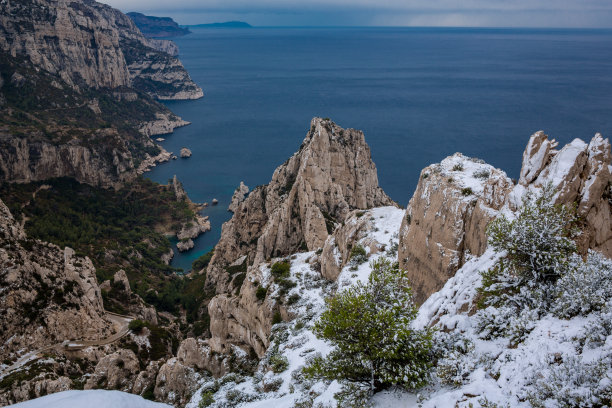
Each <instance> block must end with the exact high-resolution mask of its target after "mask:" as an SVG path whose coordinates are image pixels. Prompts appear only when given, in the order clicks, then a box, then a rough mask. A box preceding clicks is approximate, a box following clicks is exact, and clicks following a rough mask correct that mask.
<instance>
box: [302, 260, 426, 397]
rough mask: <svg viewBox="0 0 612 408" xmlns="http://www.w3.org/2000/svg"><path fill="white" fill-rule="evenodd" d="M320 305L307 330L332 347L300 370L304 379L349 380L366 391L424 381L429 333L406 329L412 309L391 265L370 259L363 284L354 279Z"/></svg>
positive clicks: (406, 289)
mask: <svg viewBox="0 0 612 408" xmlns="http://www.w3.org/2000/svg"><path fill="white" fill-rule="evenodd" d="M326 304H327V309H326V310H325V311H324V312H323V314H322V315H321V317H320V319H319V320H318V321H317V322H316V323H315V325H314V329H313V331H314V333H315V334H316V336H317V337H319V338H321V339H325V340H327V341H329V342H331V343H332V344H333V345H334V346H336V347H335V349H334V350H332V351H331V353H329V355H328V356H327V357H325V358H322V357H317V358H314V359H313V360H312V361H311V363H310V364H309V365H308V366H307V367H306V368H304V374H305V375H306V376H307V377H308V378H312V379H327V380H338V381H350V382H355V383H359V384H361V385H362V386H364V387H368V388H369V390H370V393H374V392H377V391H379V390H382V389H384V388H387V387H390V386H392V385H401V386H404V387H407V388H410V389H416V388H419V387H421V386H423V385H424V384H425V383H426V381H427V376H428V372H429V369H430V367H431V357H430V349H431V345H432V342H431V337H432V334H431V332H430V331H429V330H413V329H412V328H411V327H410V325H411V322H412V320H414V318H415V317H416V314H417V308H416V306H415V305H414V303H413V300H412V290H411V289H410V286H409V283H408V278H407V277H406V274H405V272H404V271H402V270H400V269H399V267H398V265H397V263H391V261H389V260H387V259H385V258H380V259H378V260H376V261H374V262H373V263H372V273H371V274H370V277H369V279H368V283H367V284H364V283H362V282H358V283H357V284H355V285H353V286H351V287H350V288H348V289H346V290H344V291H342V292H340V293H338V294H336V295H335V296H333V297H332V298H330V299H328V300H327V301H326Z"/></svg>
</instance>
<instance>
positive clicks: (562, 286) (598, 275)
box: [552, 251, 612, 318]
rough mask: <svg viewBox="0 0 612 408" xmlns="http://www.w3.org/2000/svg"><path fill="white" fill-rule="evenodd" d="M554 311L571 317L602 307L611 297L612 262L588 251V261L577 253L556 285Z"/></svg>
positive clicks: (560, 315) (562, 315)
mask: <svg viewBox="0 0 612 408" xmlns="http://www.w3.org/2000/svg"><path fill="white" fill-rule="evenodd" d="M556 291H557V299H556V300H555V305H554V306H553V309H552V311H553V313H555V315H557V316H559V317H565V318H570V317H573V316H577V315H584V314H587V313H589V312H591V311H596V310H601V309H602V308H603V307H604V306H605V304H606V302H607V301H608V300H610V299H612V261H611V260H610V259H607V258H605V257H604V256H603V255H601V254H600V253H598V252H594V251H589V253H588V256H587V259H586V262H585V261H583V260H582V258H581V257H580V256H578V255H574V256H573V257H572V258H571V260H570V262H569V264H568V266H567V267H566V268H565V270H564V271H563V272H562V275H561V278H559V280H558V281H557V285H556Z"/></svg>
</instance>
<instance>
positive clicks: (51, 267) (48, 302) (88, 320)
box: [0, 201, 110, 364]
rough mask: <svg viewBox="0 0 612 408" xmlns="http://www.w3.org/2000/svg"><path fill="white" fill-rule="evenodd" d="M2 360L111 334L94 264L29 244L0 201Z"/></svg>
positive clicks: (40, 244)
mask: <svg viewBox="0 0 612 408" xmlns="http://www.w3.org/2000/svg"><path fill="white" fill-rule="evenodd" d="M0 245H1V247H0V266H1V267H0V288H1V289H0V292H1V294H2V296H0V313H1V314H2V319H0V341H1V342H2V344H3V347H2V348H0V358H1V359H2V361H3V362H7V361H8V362H11V364H12V363H13V362H15V361H16V360H17V359H18V358H19V357H21V354H22V353H24V352H26V351H33V350H40V349H44V348H45V347H48V346H52V345H56V344H58V343H61V342H63V341H64V340H67V339H79V340H97V339H101V338H104V337H105V336H107V335H108V334H109V332H110V325H109V324H108V323H107V322H106V321H105V320H104V309H103V305H102V296H101V292H100V288H99V287H98V284H97V282H96V274H95V269H94V267H93V265H92V263H91V261H90V260H89V258H82V257H78V256H76V255H75V253H74V251H73V250H72V249H70V248H65V249H63V250H62V249H61V248H59V247H57V246H56V245H53V244H49V243H46V242H42V241H38V240H33V239H30V238H28V237H27V236H26V234H25V232H24V230H23V228H22V226H21V225H20V224H19V223H18V222H17V221H16V220H15V219H14V218H13V216H12V215H11V213H10V211H9V210H8V208H7V207H6V206H5V205H4V203H3V202H2V201H0Z"/></svg>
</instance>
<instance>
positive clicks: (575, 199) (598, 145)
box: [398, 131, 612, 303]
mask: <svg viewBox="0 0 612 408" xmlns="http://www.w3.org/2000/svg"><path fill="white" fill-rule="evenodd" d="M557 145H558V144H557V142H556V141H555V140H554V139H553V140H549V139H548V136H547V135H546V134H544V132H541V131H540V132H537V133H535V134H534V135H532V136H531V138H530V139H529V142H528V143H527V147H526V148H525V152H524V154H523V165H522V168H521V173H520V179H519V182H518V184H517V185H513V183H512V182H511V181H510V179H509V178H508V177H507V176H506V174H505V173H504V172H503V171H501V170H498V169H494V168H493V167H491V166H489V165H487V164H484V163H483V162H482V161H479V160H475V159H469V158H466V157H464V156H462V155H461V154H455V155H453V156H451V157H448V158H446V159H445V160H443V161H442V162H441V163H440V164H434V165H431V166H429V167H427V168H425V169H424V170H423V171H422V172H421V178H420V180H419V183H418V185H417V189H416V191H415V193H414V196H413V197H412V199H411V200H410V203H409V204H408V208H407V210H406V215H405V217H404V220H403V222H402V227H401V229H400V245H399V252H398V256H399V262H400V265H401V266H402V268H404V269H406V270H407V271H408V274H409V276H410V279H411V281H412V283H413V288H414V291H415V299H416V301H417V302H418V303H422V302H423V301H425V299H427V297H429V295H430V294H432V293H434V292H436V291H438V290H439V289H441V288H442V286H443V285H444V283H446V281H447V280H448V279H449V278H450V277H452V276H453V275H454V274H455V272H456V271H457V270H458V269H459V268H460V267H461V266H462V265H463V264H464V263H465V262H466V261H467V260H468V259H469V257H470V256H471V255H477V256H479V255H481V254H482V253H484V250H485V249H486V246H487V237H486V226H487V224H488V223H489V222H490V221H491V220H492V219H493V218H495V217H496V216H497V215H498V214H499V213H500V211H507V212H512V211H515V210H516V209H517V208H518V206H519V205H520V203H521V198H522V197H523V194H524V193H525V192H526V191H527V190H530V189H537V188H541V187H542V186H543V185H546V184H549V183H551V184H552V185H553V187H555V188H556V189H557V190H558V193H557V198H556V201H557V203H559V204H569V205H573V204H576V205H577V210H578V215H579V216H580V217H581V218H582V220H583V226H582V229H583V234H582V236H581V238H580V242H579V245H580V246H581V249H582V250H584V251H586V249H587V248H590V249H594V250H596V251H600V252H602V253H603V254H604V255H606V256H608V257H612V207H611V202H610V197H612V195H611V193H610V188H611V187H610V186H611V185H612V176H611V175H610V173H611V169H612V167H611V166H610V163H611V156H612V155H611V153H610V142H609V141H608V139H604V138H603V137H602V136H601V135H600V134H597V135H595V137H594V138H593V139H592V140H591V141H590V143H588V144H587V143H585V142H583V141H582V140H579V139H575V140H574V141H572V142H571V143H569V144H567V145H566V146H564V147H563V148H562V149H561V150H557V149H556V147H557Z"/></svg>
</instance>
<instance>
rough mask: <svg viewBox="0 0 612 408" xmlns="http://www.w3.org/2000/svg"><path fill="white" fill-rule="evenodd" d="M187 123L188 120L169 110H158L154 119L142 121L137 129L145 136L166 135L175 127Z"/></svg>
mask: <svg viewBox="0 0 612 408" xmlns="http://www.w3.org/2000/svg"><path fill="white" fill-rule="evenodd" d="M189 124H190V122H187V121H186V120H183V119H181V118H179V117H178V116H175V115H173V114H171V113H169V112H158V113H156V114H155V119H153V120H149V121H147V122H143V123H142V124H141V125H140V127H139V129H138V130H139V131H140V133H142V134H143V135H145V136H157V135H166V134H168V133H172V132H174V129H176V128H179V127H183V126H187V125H189ZM162 141H163V140H162Z"/></svg>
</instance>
